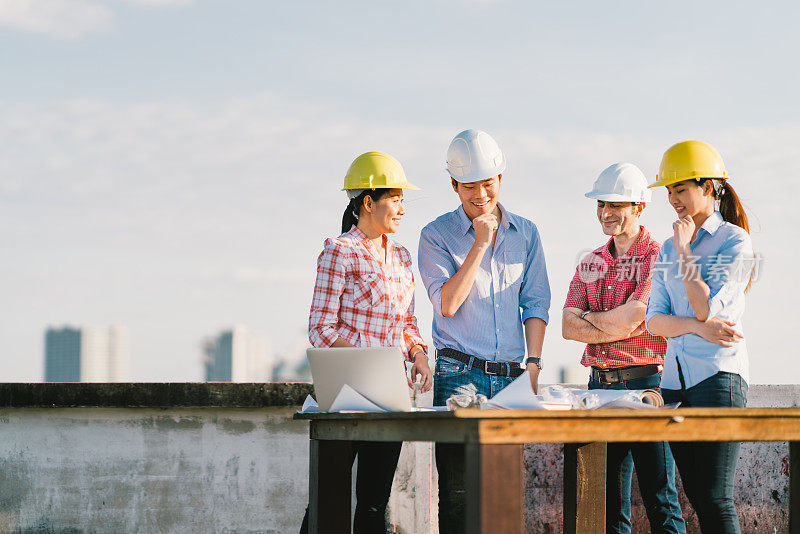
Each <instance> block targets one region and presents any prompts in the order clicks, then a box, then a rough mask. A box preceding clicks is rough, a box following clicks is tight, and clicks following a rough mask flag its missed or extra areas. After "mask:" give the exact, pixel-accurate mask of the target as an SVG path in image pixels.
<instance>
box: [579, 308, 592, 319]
mask: <svg viewBox="0 0 800 534" xmlns="http://www.w3.org/2000/svg"><path fill="white" fill-rule="evenodd" d="M591 311H592V310H586V311H585V312H581V319H586V316H587V315H589V312H591Z"/></svg>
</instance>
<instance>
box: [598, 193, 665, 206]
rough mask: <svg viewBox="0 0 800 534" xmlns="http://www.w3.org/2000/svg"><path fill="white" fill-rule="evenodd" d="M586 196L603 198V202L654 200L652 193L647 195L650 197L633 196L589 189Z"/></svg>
mask: <svg viewBox="0 0 800 534" xmlns="http://www.w3.org/2000/svg"><path fill="white" fill-rule="evenodd" d="M584 196H585V197H586V198H591V199H594V200H602V201H603V202H639V203H645V204H646V203H648V202H650V201H651V200H652V195H647V197H648V198H631V197H629V196H625V195H620V194H618V193H595V192H594V191H589V192H588V193H586V194H585V195H584Z"/></svg>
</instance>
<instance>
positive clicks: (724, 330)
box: [695, 317, 744, 347]
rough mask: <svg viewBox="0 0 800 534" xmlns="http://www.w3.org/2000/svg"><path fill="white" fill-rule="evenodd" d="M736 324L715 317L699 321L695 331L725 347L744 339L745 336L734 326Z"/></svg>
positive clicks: (707, 339)
mask: <svg viewBox="0 0 800 534" xmlns="http://www.w3.org/2000/svg"><path fill="white" fill-rule="evenodd" d="M734 326H736V323H731V322H729V321H725V320H723V319H717V318H715V317H714V318H711V319H709V320H707V321H705V322H698V323H697V332H695V333H696V334H697V335H698V336H700V337H702V338H703V339H705V340H706V341H710V342H712V343H716V344H717V345H722V346H723V347H732V346H734V344H736V343H738V342H739V341H741V340H743V339H744V336H743V335H742V334H741V333H739V332H738V331H737V330H736V329H735V328H733V327H734Z"/></svg>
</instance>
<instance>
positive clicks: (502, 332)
mask: <svg viewBox="0 0 800 534" xmlns="http://www.w3.org/2000/svg"><path fill="white" fill-rule="evenodd" d="M505 166H506V160H505V156H504V155H503V153H502V151H501V150H500V147H499V146H498V145H497V143H496V142H495V140H494V139H492V137H491V136H490V135H489V134H487V133H486V132H482V131H480V130H465V131H463V132H461V133H460V134H458V135H457V136H456V137H455V138H454V139H453V141H452V143H451V144H450V148H449V149H448V151H447V170H448V172H449V173H450V178H451V182H452V186H453V190H454V191H455V192H456V193H457V194H458V197H459V199H460V200H461V206H459V207H458V209H456V210H455V211H453V212H450V213H446V214H444V215H442V216H441V217H439V218H437V219H436V220H435V221H433V222H431V223H430V224H428V225H427V226H426V227H425V228H423V230H422V234H421V236H420V243H419V258H418V261H419V270H420V274H421V275H422V281H423V283H424V284H425V288H426V290H427V292H428V297H429V298H430V300H431V303H432V304H433V309H434V316H433V344H434V346H435V347H436V367H435V371H434V404H435V405H440V406H441V405H444V404H446V402H447V399H448V398H449V397H450V396H451V395H453V394H477V393H480V394H483V395H486V396H487V397H489V398H491V397H493V396H494V395H496V394H497V393H498V392H499V391H500V390H501V389H503V388H504V387H506V386H507V385H508V384H510V383H511V382H512V381H513V380H514V379H515V378H516V377H518V376H519V375H521V374H522V373H523V372H524V368H526V369H527V370H528V372H529V373H530V378H531V386H532V387H533V389H534V391H537V390H538V379H539V371H540V370H541V352H542V342H543V341H544V332H545V326H546V325H547V321H548V311H549V309H550V284H549V282H548V280H547V269H546V267H545V260H544V251H543V249H542V243H541V240H540V238H539V231H538V230H537V228H536V225H534V224H533V223H532V222H531V221H529V220H527V219H525V218H523V217H520V216H518V215H515V214H513V213H511V212H509V211H507V210H506V209H505V208H504V207H503V206H502V205H500V204H499V202H498V201H499V196H500V184H501V181H502V178H503V175H502V173H503V171H504V170H505ZM526 348H527V354H528V358H527V359H526V360H525V361H524V362H523V358H524V357H525V353H526ZM436 466H437V469H438V471H439V529H440V532H442V533H447V532H458V533H460V532H463V531H464V494H465V483H464V469H463V466H464V449H463V447H462V446H460V445H450V444H437V445H436Z"/></svg>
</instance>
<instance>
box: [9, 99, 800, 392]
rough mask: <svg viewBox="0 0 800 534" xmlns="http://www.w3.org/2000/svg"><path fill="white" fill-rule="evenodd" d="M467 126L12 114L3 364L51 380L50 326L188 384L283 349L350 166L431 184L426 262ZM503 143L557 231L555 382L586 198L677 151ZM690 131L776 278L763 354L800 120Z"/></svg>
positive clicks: (150, 111)
mask: <svg viewBox="0 0 800 534" xmlns="http://www.w3.org/2000/svg"><path fill="white" fill-rule="evenodd" d="M459 126H461V125H459ZM457 131H458V128H452V127H449V126H448V125H440V126H435V127H429V126H420V125H417V124H410V123H408V122H403V121H383V122H382V121H374V120H372V119H371V118H370V117H368V116H359V115H352V114H344V113H343V112H339V111H336V110H335V109H334V108H333V107H331V106H328V105H326V104H325V103H313V102H307V101H304V100H297V99H294V98H290V97H287V96H285V95H280V94H274V93H264V94H257V95H250V96H246V97H241V98H237V99H229V100H224V101H185V100H158V101H150V102H139V103H124V104H121V103H113V102H109V101H103V100H70V101H59V102H50V103H42V102H36V103H31V104H13V105H12V104H2V103H0V146H2V147H3V150H2V151H0V169H3V173H2V174H0V206H2V209H0V229H2V230H0V233H2V235H3V239H2V240H1V241H2V244H0V252H2V253H3V255H4V257H8V258H11V259H12V260H10V261H7V262H3V263H2V264H0V280H4V281H6V287H5V288H4V291H3V298H4V303H5V304H6V306H7V308H8V309H13V310H19V312H18V313H14V314H11V315H10V316H9V317H8V318H7V320H6V321H5V322H4V323H3V324H2V325H0V338H2V339H4V340H6V342H7V345H8V347H7V348H8V350H7V353H8V354H14V355H15V358H17V356H19V355H22V356H23V357H22V358H21V359H19V358H17V359H14V360H13V361H12V360H11V359H10V357H9V358H8V359H7V360H2V357H0V364H2V365H5V367H7V368H9V369H14V370H16V369H19V368H20V366H21V365H23V364H20V363H19V362H20V361H25V362H33V363H27V364H24V365H29V366H38V365H39V363H37V362H40V361H41V359H40V355H39V354H37V353H36V352H35V351H36V350H37V347H36V346H34V347H33V348H31V347H30V341H29V340H30V339H35V340H39V339H40V338H41V331H40V330H39V329H40V328H41V327H42V325H45V324H47V323H49V322H64V321H72V322H82V321H84V320H87V321H90V322H98V323H103V322H112V321H114V322H121V323H125V324H127V325H128V327H129V328H130V330H131V332H132V335H133V337H134V343H133V351H134V358H133V359H134V361H137V362H139V363H137V365H139V366H140V368H139V369H140V370H139V371H138V372H137V373H136V374H135V375H134V376H135V377H136V378H138V379H166V378H171V379H192V378H193V376H192V375H188V376H187V371H186V370H187V369H190V370H191V369H195V368H197V369H199V367H198V366H197V361H198V360H197V358H198V354H197V349H196V347H197V340H198V339H201V338H202V337H204V336H205V335H208V334H209V333H210V332H213V331H214V330H215V329H216V328H218V325H221V324H230V323H234V322H235V323H243V324H247V325H249V326H251V327H253V328H258V329H265V330H267V331H268V332H269V333H270V335H272V336H273V342H274V344H275V346H280V345H282V344H284V341H285V340H284V338H286V336H287V335H291V336H295V335H296V333H297V332H298V331H302V329H303V328H304V324H305V322H306V320H307V314H308V306H309V303H310V297H311V288H312V286H313V282H314V266H315V265H316V263H315V262H316V258H317V255H318V254H319V251H320V250H321V246H322V242H323V240H324V238H325V237H328V236H331V235H335V234H337V233H338V229H339V228H338V226H339V221H340V220H341V213H342V210H343V209H344V206H345V203H346V200H345V196H344V194H342V193H341V192H340V191H339V188H340V187H341V183H342V179H343V176H344V173H345V171H346V169H347V166H348V165H349V163H350V161H351V160H352V159H353V158H354V157H355V156H357V155H358V154H359V153H361V152H364V151H367V150H372V149H377V150H385V151H387V152H389V153H391V154H393V155H395V156H396V157H397V158H398V159H399V160H400V161H401V162H402V163H403V166H404V168H405V170H406V173H407V174H408V175H409V177H411V179H412V181H413V182H414V183H416V184H417V185H419V186H421V187H422V188H423V189H422V191H419V192H416V191H415V192H409V194H408V195H407V197H408V200H407V202H406V210H407V214H406V216H405V218H404V221H403V224H402V225H401V229H400V232H399V233H398V234H397V235H396V236H395V238H396V240H397V241H398V242H399V243H401V244H403V245H405V246H406V247H407V248H408V249H409V250H410V251H411V252H412V255H414V256H416V248H417V239H418V236H419V230H420V228H421V227H422V226H423V225H424V224H425V223H427V222H428V221H430V220H432V219H433V218H434V217H436V216H437V215H439V214H441V213H443V212H445V211H449V210H452V209H453V208H455V206H456V205H457V204H456V203H457V200H456V197H455V195H454V194H453V193H452V191H451V190H449V183H448V180H447V177H446V174H445V172H444V162H443V159H444V153H445V150H446V147H447V143H448V142H449V140H450V138H451V137H452V135H454V134H455V133H457ZM491 133H492V134H493V135H494V136H495V137H496V138H497V139H498V141H499V142H500V144H501V146H502V147H503V148H504V150H505V151H506V152H507V154H508V158H509V169H508V172H507V173H506V176H504V180H503V199H504V202H505V203H506V205H507V207H509V209H512V210H514V211H516V212H517V213H519V214H521V215H523V216H525V217H528V218H530V219H532V220H533V221H534V222H536V224H537V225H538V226H539V228H540V231H541V234H542V239H543V243H544V246H545V252H546V255H547V263H548V271H549V275H550V281H551V288H552V293H553V300H552V306H551V319H552V320H551V326H550V327H549V328H548V337H547V340H546V342H545V354H546V355H547V357H548V358H550V361H551V362H552V364H550V369H553V370H555V369H557V368H558V366H559V365H560V364H562V363H574V362H575V361H577V358H578V356H579V354H580V351H581V347H580V346H579V345H578V344H576V343H569V342H565V341H563V340H562V339H560V336H559V326H558V323H559V321H558V314H559V309H560V307H561V305H562V304H563V300H564V294H565V291H566V288H567V285H568V283H569V279H570V277H571V276H572V273H573V272H574V267H575V262H576V258H577V257H578V255H579V253H580V252H581V251H584V250H586V249H587V248H593V247H595V246H597V245H599V244H600V243H601V242H602V241H604V237H603V235H602V233H601V232H600V231H599V230H598V229H597V222H596V219H595V214H594V209H593V207H592V205H591V201H590V200H588V199H585V198H584V197H583V193H584V192H585V191H587V190H588V189H589V188H590V187H591V183H592V181H593V180H594V178H595V177H596V175H597V174H598V173H599V172H600V171H601V170H602V169H603V168H605V167H606V166H608V165H609V164H610V163H612V162H613V161H615V160H628V161H632V162H633V163H636V164H638V165H639V166H640V167H641V168H642V169H643V170H644V171H645V173H646V175H648V176H651V177H652V176H653V175H654V174H655V171H656V167H657V165H658V161H659V159H660V157H661V153H662V152H663V150H665V149H666V148H667V147H668V146H669V145H670V144H671V143H673V142H675V141H676V140H677V139H675V138H673V136H672V135H670V136H664V135H663V134H652V133H651V134H641V135H637V134H635V133H631V134H612V133H607V132H598V131H590V130H569V131H568V130H562V131H551V130H549V129H547V128H545V127H531V128H515V129H498V130H496V131H492V132H491ZM694 136H698V137H701V138H703V139H707V140H709V141H710V142H712V144H714V145H715V146H717V148H719V149H720V151H721V152H722V154H723V155H724V156H725V159H726V164H727V166H728V171H729V172H730V173H731V174H732V176H733V183H734V184H735V185H736V187H737V191H739V193H740V195H741V196H742V197H743V199H744V201H745V203H746V204H748V206H749V207H750V208H751V209H752V213H754V214H755V215H756V216H757V218H758V220H759V221H760V224H759V228H760V230H759V231H758V232H756V233H754V237H753V241H754V243H755V245H756V248H757V249H758V250H759V251H760V252H761V253H762V254H763V255H764V258H765V270H764V273H763V276H762V278H761V280H759V282H758V284H757V285H756V287H755V288H754V290H753V294H752V296H751V297H750V304H749V305H750V308H749V310H748V324H747V327H748V336H749V337H748V345H749V346H750V350H751V351H752V352H753V353H754V354H761V353H766V352H767V351H768V350H767V349H769V348H770V347H769V343H771V342H772V341H770V340H771V339H772V338H771V336H773V334H772V328H773V326H772V325H773V324H791V323H792V322H796V321H797V320H800V317H797V312H788V313H789V314H790V316H785V317H784V316H782V315H781V314H784V313H786V312H784V311H783V310H779V309H777V308H775V307H774V302H772V300H774V298H775V297H777V296H784V297H788V299H789V300H792V299H793V298H796V297H797V296H798V295H797V289H796V287H797V286H796V284H794V283H793V281H792V280H793V277H794V272H793V267H792V262H793V261H796V257H795V256H796V254H794V253H792V252H790V251H788V252H787V248H786V247H787V245H786V243H793V242H794V241H795V240H796V239H795V238H794V236H793V232H794V230H795V229H796V228H797V227H798V223H800V220H799V217H798V210H796V209H794V207H793V202H794V199H795V198H797V197H798V195H800V186H799V185H798V184H799V182H797V181H794V180H791V179H786V177H787V176H788V177H791V176H796V175H797V174H798V173H800V168H798V165H799V164H798V161H797V160H796V159H795V158H792V157H791V156H790V155H791V154H793V152H794V147H795V146H796V140H797V139H798V138H800V126H798V125H791V124H788V125H782V126H768V127H767V126H764V127H758V128H743V129H736V130H724V131H707V132H687V133H686V135H685V137H694ZM682 137H683V136H682ZM673 216H674V215H673V213H672V212H671V211H670V210H669V208H668V206H667V203H666V200H665V197H664V194H663V191H656V192H655V194H654V201H653V202H652V204H651V205H648V206H647V209H646V211H645V214H644V217H643V224H645V225H646V226H647V227H648V228H649V229H650V231H651V233H652V234H653V235H654V236H655V237H656V238H657V239H659V240H663V239H664V238H665V237H667V235H668V234H669V232H670V231H671V230H670V224H671V221H672V217H673ZM784 288H790V289H788V290H787V289H784ZM787 291H788V292H790V293H791V292H793V293H791V294H788V293H786V292H787ZM417 299H418V300H417V314H418V317H419V320H420V325H421V326H422V329H423V331H424V332H425V335H426V337H427V338H428V339H429V332H430V320H431V313H432V312H431V309H430V305H429V303H428V301H427V297H426V296H425V291H424V288H422V287H421V285H420V286H419V287H418V291H417ZM792 313H793V314H794V316H793V317H792V316H791V314H792ZM23 332H24V333H25V336H27V337H25V338H23V337H21V336H22V334H21V333H23ZM26 343H27V344H26ZM782 350H783V349H782ZM785 350H788V349H785ZM770 366H772V367H770ZM779 367H780V363H779V362H778V363H770V362H766V363H759V366H758V367H757V368H756V366H755V365H754V373H756V372H757V373H758V374H754V376H755V378H756V381H757V382H764V381H768V382H780V381H781V379H780V377H781V376H783V375H781V374H780V368H779ZM756 369H757V371H756ZM15 372H16V371H15ZM198 372H199V371H198ZM770 373H771V374H770ZM37 376H38V372H35V371H30V372H28V373H27V374H23V375H20V374H19V373H17V374H16V375H13V376H10V378H8V379H23V380H27V379H31V378H33V379H35V377H37ZM552 379H555V375H552V376H551V377H550V378H549V380H552Z"/></svg>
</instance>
